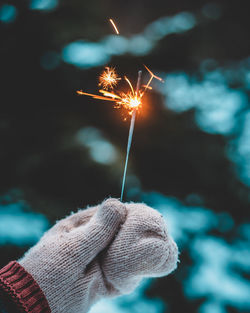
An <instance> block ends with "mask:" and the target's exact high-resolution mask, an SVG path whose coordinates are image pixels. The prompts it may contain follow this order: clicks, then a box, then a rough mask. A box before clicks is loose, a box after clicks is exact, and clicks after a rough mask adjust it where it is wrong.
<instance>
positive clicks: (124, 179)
mask: <svg viewBox="0 0 250 313" xmlns="http://www.w3.org/2000/svg"><path fill="white" fill-rule="evenodd" d="M141 74H142V71H139V72H138V79H137V85H136V95H137V94H138V93H139V89H140V84H141ZM136 111H137V110H136V109H133V112H132V117H131V121H130V127H129V135H128V144H127V154H126V161H125V166H124V172H123V178H122V190H121V201H122V199H123V193H124V186H125V181H126V174H127V167H128V158H129V152H130V148H131V143H132V138H133V133H134V127H135V118H136Z"/></svg>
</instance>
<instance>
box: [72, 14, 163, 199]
mask: <svg viewBox="0 0 250 313" xmlns="http://www.w3.org/2000/svg"><path fill="white" fill-rule="evenodd" d="M109 21H110V23H111V24H112V26H113V27H114V30H115V32H116V33H117V34H118V35H119V31H118V29H117V27H116V25H115V23H114V21H113V20H112V19H110V20H109ZM144 67H145V68H146V70H147V71H148V73H149V74H150V78H149V80H148V82H147V84H146V85H142V88H144V89H141V88H140V87H141V76H142V71H139V72H138V79H137V84H136V89H135V90H134V88H133V85H132V84H131V82H130V80H129V79H128V78H127V77H126V76H124V80H125V81H126V82H127V84H128V85H129V91H127V92H123V91H119V90H118V91H114V90H113V89H114V88H115V87H116V86H117V84H118V82H119V81H120V80H122V78H120V77H119V76H118V74H117V72H116V70H115V68H114V67H105V69H104V71H103V72H102V73H101V75H100V77H99V84H98V86H101V87H102V88H103V89H100V90H99V93H100V94H101V95H96V94H92V93H87V92H84V91H82V90H78V91H77V94H79V95H85V96H90V97H92V98H94V99H99V100H105V101H111V102H113V103H114V104H115V107H116V108H125V109H126V110H127V111H128V114H129V115H131V121H130V127H129V135H128V143H127V153H126V160H125V166H124V172H123V179H122V188H121V201H122V199H123V194H124V186H125V181H126V174H127V167H128V159H129V153H130V148H131V144H132V138H133V132H134V126H135V118H136V114H137V111H139V110H140V108H141V107H142V98H143V96H144V94H145V92H146V91H147V90H148V89H150V90H151V89H152V87H151V86H150V84H151V82H152V80H153V79H154V78H155V79H157V80H159V81H161V82H163V79H162V78H161V77H158V76H156V75H155V74H154V73H153V72H152V71H151V70H150V69H149V68H148V67H147V66H146V65H144Z"/></svg>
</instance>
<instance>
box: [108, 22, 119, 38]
mask: <svg viewBox="0 0 250 313" xmlns="http://www.w3.org/2000/svg"><path fill="white" fill-rule="evenodd" d="M109 21H110V23H111V24H112V26H113V27H114V30H115V32H116V33H117V35H119V34H120V33H119V30H118V28H117V27H116V25H115V22H114V21H113V20H112V19H111V18H110V19H109Z"/></svg>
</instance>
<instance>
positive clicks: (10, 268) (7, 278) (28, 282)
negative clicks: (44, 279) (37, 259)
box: [0, 261, 51, 313]
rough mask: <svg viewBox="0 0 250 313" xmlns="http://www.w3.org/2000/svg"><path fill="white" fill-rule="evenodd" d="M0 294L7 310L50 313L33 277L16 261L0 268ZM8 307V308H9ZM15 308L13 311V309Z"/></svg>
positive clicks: (26, 312)
mask: <svg viewBox="0 0 250 313" xmlns="http://www.w3.org/2000/svg"><path fill="white" fill-rule="evenodd" d="M0 291H1V292H0V294H1V298H2V301H3V302H4V303H5V304H6V306H7V308H8V310H11V311H9V312H11V313H13V312H25V313H50V312H51V310H50V308H49V305H48V302H47V300H46V298H45V296H44V294H43V292H42V290H41V289H40V288H39V286H38V284H37V283H36V282H35V281H34V279H33V277H32V276H31V275H30V274H29V273H27V272H26V270H25V269H24V268H23V267H22V266H21V265H20V264H18V263H17V262H15V261H12V262H10V263H9V264H7V265H6V266H5V267H3V268H2V269H0ZM9 308H10V309H9ZM13 310H15V311H13Z"/></svg>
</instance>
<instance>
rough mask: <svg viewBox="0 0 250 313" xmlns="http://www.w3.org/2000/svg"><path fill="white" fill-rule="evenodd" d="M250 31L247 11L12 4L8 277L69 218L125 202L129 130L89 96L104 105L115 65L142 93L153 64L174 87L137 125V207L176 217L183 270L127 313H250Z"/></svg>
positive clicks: (8, 31)
mask: <svg viewBox="0 0 250 313" xmlns="http://www.w3.org/2000/svg"><path fill="white" fill-rule="evenodd" d="M176 16H177V18H176ZM110 17H112V18H114V20H115V21H116V22H117V25H118V27H119V29H120V32H121V39H124V42H125V43H124V45H125V46H126V47H125V48H124V50H121V51H120V52H119V53H115V52H109V51H114V50H112V49H117V46H115V45H116V42H117V41H116V40H117V38H116V36H115V35H114V32H113V29H112V27H111V26H110V24H109V22H108V19H109V18H110ZM165 17H169V19H168V20H167V22H166V20H164V18H165ZM156 21H158V26H157V27H156ZM150 25H151V26H150ZM152 25H153V26H152ZM150 27H151V28H150ZM249 27H250V20H249V10H247V7H246V5H245V2H244V1H232V0H228V1H216V2H209V1H207V0H206V1H205V0H204V1H184V0H177V1H157V0H155V1H113V0H112V1H97V0H92V1H90V2H87V1H79V0H71V1H62V0H61V1H59V2H56V1H55V0H54V1H53V0H47V1H45V0H33V1H31V2H29V1H23V0H19V1H5V2H2V3H1V4H0V38H1V48H0V76H1V85H0V92H1V93H0V95H1V114H0V142H1V150H0V173H1V180H0V194H1V198H0V200H1V201H0V220H2V222H1V221H0V238H1V237H2V239H1V240H0V244H1V246H0V253H1V260H0V262H1V265H4V264H5V263H7V262H8V261H9V260H12V259H17V258H19V257H21V255H22V254H23V252H24V251H26V250H27V248H28V247H29V246H31V245H32V244H34V243H35V242H36V240H37V239H38V238H39V236H40V235H41V234H42V232H43V231H44V230H45V229H46V228H48V227H49V225H50V224H53V223H54V222H55V220H56V219H60V218H61V217H64V216H65V215H66V214H68V213H69V212H71V211H72V210H73V211H74V210H76V209H77V208H78V207H84V206H86V205H87V204H96V203H98V202H100V201H102V200H103V199H104V198H105V197H108V196H113V197H119V195H120V186H121V177H122V171H123V164H124V159H125V152H126V142H127V135H128V128H129V118H127V121H124V117H126V112H122V111H121V110H115V109H114V108H113V106H112V104H111V103H109V102H108V103H106V102H105V103H103V102H102V101H97V100H93V99H91V98H88V97H80V96H77V95H76V90H78V89H83V90H85V91H87V92H92V93H97V92H98V86H97V83H98V81H97V78H98V75H99V73H100V72H101V71H102V69H103V67H104V66H105V65H107V64H108V65H113V66H115V67H116V69H117V71H118V72H119V73H120V75H127V76H128V77H129V78H130V79H131V80H132V81H133V82H135V81H136V77H137V72H138V70H139V69H141V68H143V65H142V64H147V65H148V66H149V67H150V68H151V69H152V70H153V71H154V72H156V73H157V74H159V75H160V76H161V77H163V78H164V79H165V83H164V85H161V83H160V82H158V81H155V82H154V84H153V91H152V92H148V94H147V97H146V98H145V107H144V108H143V109H142V112H141V113H140V114H139V115H138V116H137V120H136V126H135V134H134V140H133V145H132V150H131V156H130V161H129V168H128V179H127V185H126V195H125V197H126V200H127V201H145V202H146V203H147V204H149V205H152V206H153V207H155V208H159V210H161V211H162V212H163V213H165V214H166V220H168V217H169V220H170V222H169V223H170V224H171V221H172V224H171V225H170V228H171V231H172V233H173V236H174V237H175V239H176V240H177V242H178V245H179V247H180V251H181V255H180V260H181V263H180V264H179V267H178V270H177V271H176V272H175V273H174V274H172V275H171V276H170V277H167V278H162V279H158V280H154V281H153V282H152V283H151V284H150V285H147V286H146V287H145V289H143V291H142V293H140V294H139V295H138V298H136V297H135V298H134V299H132V300H129V299H130V298H128V299H127V298H126V300H119V301H118V302H117V304H114V305H116V307H115V308H114V312H122V313H123V312H137V311H136V310H137V309H138V308H137V306H138V305H139V303H144V304H145V305H148V307H147V306H146V309H145V312H146V311H147V312H152V313H160V312H183V311H185V312H202V313H217V312H219V313H224V312H249V311H250V300H249V294H250V285H249V274H250V253H248V252H249V242H250V224H249V203H250V190H249V186H250V146H249V142H250V111H249V109H250V106H249V102H248V97H249V88H250V59H249V50H250V49H249V48H250V45H249ZM152 29H153V30H152ZM156 30H157V31H156ZM150 31H151V33H150ZM149 33H150V34H151V35H150V36H149V35H148V34H149ZM137 34H140V36H141V37H140V38H142V37H143V38H144V39H145V38H146V39H145V42H146V44H147V45H148V46H147V45H146V48H145V46H144V44H145V42H144V43H143V41H142V42H140V41H139V40H138V37H135V39H134V41H133V38H134V36H135V35H137ZM159 34H161V35H159ZM149 38H150V39H149ZM108 39H109V40H110V44H109V45H107V40H108ZM111 39H112V40H113V42H114V43H113V44H112V40H111ZM125 39H127V41H126V40H125ZM105 40H106V41H105ZM72 43H77V44H78V46H74V45H72ZM95 44H96V45H95ZM112 45H113V46H112ZM72 47H73V48H72ZM75 47H78V48H79V50H77V51H78V52H77V51H76V50H74V48H75ZM118 47H119V43H118ZM149 47H150V48H149ZM78 48H77V49H78ZM144 48H145V50H144ZM75 49H76V48H75ZM77 53H78V54H77ZM79 53H80V57H79ZM100 55H101V56H100ZM143 75H144V79H145V80H146V78H147V77H148V76H147V73H146V71H144V74H143ZM190 220H191V224H188V223H189V222H190ZM39 221H40V222H39ZM41 221H42V222H41ZM188 221H189V222H188ZM192 222H193V224H192ZM37 223H38V224H37ZM39 223H40V224H39ZM39 229H40V230H39ZM222 251H223V253H222ZM210 271H211V272H210ZM209 273H216V275H215V277H217V279H218V281H215V280H213V279H212V278H211V275H212V274H211V275H210V274H209ZM196 277H198V278H196ZM192 290H193V291H192ZM149 299H159V300H157V301H160V302H159V303H161V304H159V303H158V302H157V303H155V304H154V303H153V304H152V303H151V302H150V300H149ZM123 301H124V302H123ZM126 301H127V302H126ZM133 301H134V302H133ZM114 303H115V302H114ZM133 303H134V304H133ZM133 305H134V306H133ZM126 307H129V309H127V308H126ZM136 308H137V309H136ZM126 310H128V311H126ZM150 310H151V311H150ZM96 312H97V311H96ZM98 312H99V311H98ZM100 312H101V311H100ZM138 312H139V311H138Z"/></svg>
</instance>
